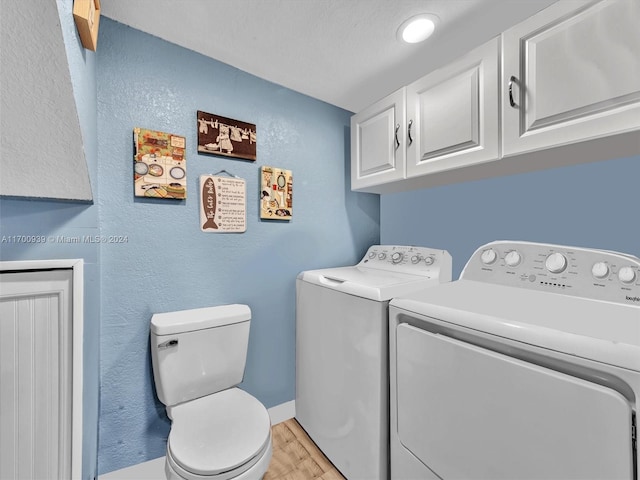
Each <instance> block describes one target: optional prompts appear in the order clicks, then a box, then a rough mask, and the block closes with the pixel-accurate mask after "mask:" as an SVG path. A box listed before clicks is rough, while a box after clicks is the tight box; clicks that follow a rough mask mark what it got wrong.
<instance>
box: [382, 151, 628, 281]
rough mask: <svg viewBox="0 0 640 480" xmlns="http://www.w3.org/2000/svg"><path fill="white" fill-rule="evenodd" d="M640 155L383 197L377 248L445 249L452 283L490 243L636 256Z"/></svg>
mask: <svg viewBox="0 0 640 480" xmlns="http://www.w3.org/2000/svg"><path fill="white" fill-rule="evenodd" d="M638 179H640V157H632V158H623V159H616V160H607V161H602V162H596V163H589V164H584V165H578V166H571V167H563V168H556V169H552V170H545V171H540V172H535V173H526V174H521V175H513V176H508V177H500V178H492V179H488V180H480V181H476V182H468V183H461V184H456V185H449V186H443V187H437V188H432V189H427V190H417V191H413V192H405V193H398V194H390V195H383V196H381V199H380V237H381V242H382V243H398V244H404V243H408V244H420V245H429V246H433V247H439V248H444V249H446V250H448V251H449V253H450V254H451V255H452V257H453V269H454V272H453V276H454V278H457V277H458V276H459V275H460V273H461V271H462V268H463V267H464V265H465V263H466V262H467V260H468V259H469V257H470V256H471V254H472V253H473V252H474V251H475V250H476V249H477V248H478V247H479V246H481V245H483V244H485V243H487V242H490V241H493V240H526V241H532V242H546V243H556V244H564V245H571V246H576V247H590V248H600V249H605V250H615V251H619V252H623V253H630V254H632V255H636V256H639V257H640V240H639V239H640V222H638V205H639V201H640V197H639V196H638V192H639V191H640V190H639V189H638Z"/></svg>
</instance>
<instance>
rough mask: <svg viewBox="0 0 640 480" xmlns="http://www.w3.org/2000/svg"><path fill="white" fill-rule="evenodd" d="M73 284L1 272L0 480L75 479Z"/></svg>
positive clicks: (53, 276) (44, 275)
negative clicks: (72, 351) (73, 431)
mask: <svg viewBox="0 0 640 480" xmlns="http://www.w3.org/2000/svg"><path fill="white" fill-rule="evenodd" d="M71 282H72V271H71V270H65V269H63V270H50V271H33V272H19V273H4V272H3V273H2V274H0V425H1V426H2V427H1V428H0V479H53V478H55V479H66V478H70V475H71V383H72V382H71V380H72V377H71V348H72V343H71V340H72V337H71V335H72V331H71V325H72V322H71V300H72V299H71V292H72V288H71V284H72V283H71Z"/></svg>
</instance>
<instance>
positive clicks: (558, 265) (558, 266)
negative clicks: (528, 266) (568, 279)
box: [544, 252, 567, 273]
mask: <svg viewBox="0 0 640 480" xmlns="http://www.w3.org/2000/svg"><path fill="white" fill-rule="evenodd" d="M544 266H545V267H547V270H549V271H550V272H551V273H560V272H564V270H565V269H566V268H567V257H565V256H564V255H562V254H561V253H558V252H556V253H552V254H551V255H549V256H548V257H547V259H546V260H545V262H544Z"/></svg>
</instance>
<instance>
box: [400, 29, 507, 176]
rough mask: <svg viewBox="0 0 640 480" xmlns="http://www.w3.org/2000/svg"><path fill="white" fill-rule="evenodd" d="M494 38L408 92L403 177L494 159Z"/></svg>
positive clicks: (496, 95) (496, 66) (496, 64)
mask: <svg viewBox="0 0 640 480" xmlns="http://www.w3.org/2000/svg"><path fill="white" fill-rule="evenodd" d="M499 48H500V42H499V38H497V37H496V38H495V39H493V40H491V41H490V42H488V43H486V44H485V45H483V46H481V47H479V48H476V49H475V50H473V51H471V52H469V53H468V54H467V55H465V56H464V57H462V58H460V59H459V60H457V61H455V62H454V63H451V64H449V65H447V66H446V67H444V68H441V69H439V70H436V71H434V72H432V73H430V74H429V75H427V76H425V77H423V78H421V79H420V80H418V81H416V82H414V83H412V84H411V85H409V86H408V87H407V177H415V176H420V175H425V174H428V173H435V172H441V171H444V170H450V169H455V168H459V167H462V166H466V165H469V164H475V163H480V162H485V161H488V160H494V159H496V158H498V154H499V152H498V129H499V122H498V100H499V55H500V52H499Z"/></svg>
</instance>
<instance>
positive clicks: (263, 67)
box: [98, 0, 555, 112]
mask: <svg viewBox="0 0 640 480" xmlns="http://www.w3.org/2000/svg"><path fill="white" fill-rule="evenodd" d="M554 2H555V0H233V1H232V0H102V2H101V6H102V14H103V15H104V16H106V17H109V18H112V19H113V20H116V21H118V22H121V23H124V24H126V25H129V26H131V27H133V28H136V29H138V30H142V31H144V32H147V33H150V34H152V35H155V36H157V37H160V38H163V39H165V40H167V41H169V42H172V43H175V44H177V45H180V46H182V47H185V48H188V49H190V50H194V51H196V52H199V53H201V54H203V55H206V56H208V57H211V58H215V59H216V60H219V61H221V62H224V63H226V64H229V65H232V66H234V67H236V68H239V69H240V70H243V71H246V72H248V73H251V74H253V75H256V76H258V77H261V78H264V79H266V80H269V81H271V82H274V83H277V84H279V85H283V86H285V87H288V88H290V89H292V90H295V91H297V92H300V93H304V94H306V95H309V96H312V97H315V98H318V99H320V100H323V101H325V102H328V103H331V104H333V105H337V106H339V107H342V108H345V109H347V110H350V111H354V112H355V111H359V110H361V109H362V108H363V107H365V106H367V105H369V104H370V103H372V102H374V101H376V100H378V99H379V98H381V97H383V96H385V95H387V94H388V93H391V92H392V91H394V90H396V89H397V88H400V87H401V86H403V85H406V84H408V83H410V82H411V81H413V80H415V79H417V78H419V77H420V76H422V75H424V74H426V73H428V72H430V71H432V70H434V69H436V68H438V67H439V66H442V65H444V64H446V63H447V62H449V61H451V60H453V59H454V58H456V57H458V56H460V55H462V54H464V53H465V52H466V51H468V50H470V49H472V48H473V47H475V46H477V45H479V44H481V43H483V42H485V41H487V40H489V39H490V38H492V37H494V36H496V35H498V34H500V32H502V31H503V30H505V29H507V28H508V27H510V26H511V25H514V24H516V23H518V22H519V21H521V20H523V19H525V18H527V17H529V16H531V15H532V14H533V13H535V12H537V11H539V10H541V9H543V8H545V7H546V6H548V5H550V4H552V3H554ZM419 13H432V14H435V15H437V16H438V17H439V19H440V20H439V24H438V26H437V27H436V32H435V33H434V35H433V36H432V37H431V38H430V39H429V40H427V41H426V42H424V43H421V44H415V45H408V44H404V43H402V42H400V41H398V40H397V39H396V31H397V29H398V26H399V25H400V24H401V23H402V22H403V21H404V20H406V19H407V18H409V17H411V16H413V15H416V14H419ZM98 48H99V47H98Z"/></svg>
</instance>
